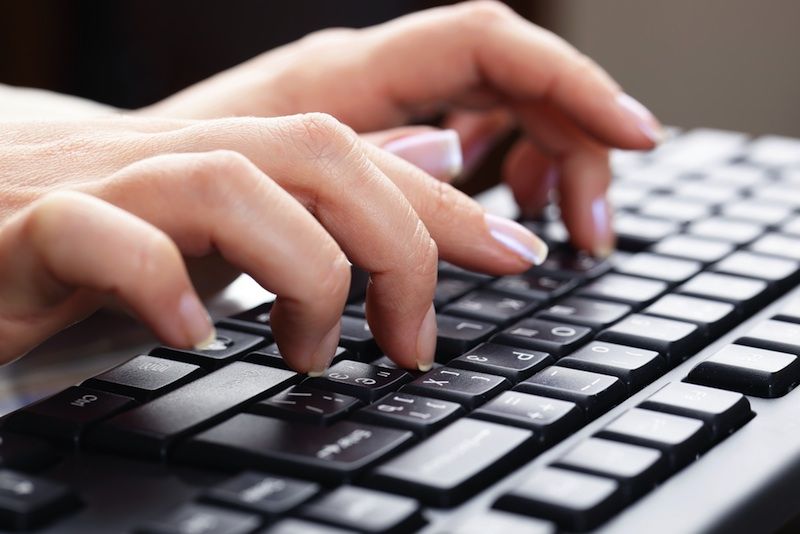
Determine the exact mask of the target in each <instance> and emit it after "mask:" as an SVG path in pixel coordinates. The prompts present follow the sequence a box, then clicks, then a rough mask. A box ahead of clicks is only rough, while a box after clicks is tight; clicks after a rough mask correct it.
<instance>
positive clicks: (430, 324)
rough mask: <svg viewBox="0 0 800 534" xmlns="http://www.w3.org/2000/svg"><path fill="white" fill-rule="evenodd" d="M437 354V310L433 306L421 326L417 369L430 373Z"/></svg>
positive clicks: (418, 336)
mask: <svg viewBox="0 0 800 534" xmlns="http://www.w3.org/2000/svg"><path fill="white" fill-rule="evenodd" d="M435 352H436V310H435V309H434V307H433V304H431V307H430V308H428V311H427V313H425V318H424V319H422V323H420V326H419V332H418V333H417V369H419V370H420V371H422V372H426V371H430V370H431V367H433V357H434V353H435Z"/></svg>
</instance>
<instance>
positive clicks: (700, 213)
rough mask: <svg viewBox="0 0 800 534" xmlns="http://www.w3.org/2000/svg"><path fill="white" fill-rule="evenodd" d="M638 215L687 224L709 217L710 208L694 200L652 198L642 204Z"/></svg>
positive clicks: (666, 197)
mask: <svg viewBox="0 0 800 534" xmlns="http://www.w3.org/2000/svg"><path fill="white" fill-rule="evenodd" d="M639 213H641V214H642V215H645V216H647V217H655V218H659V219H666V220H668V221H675V222H678V223H687V222H689V221H694V220H697V219H700V218H702V217H706V216H708V215H710V214H711V207H710V206H709V205H708V204H707V203H705V202H701V201H696V200H690V199H683V198H677V197H668V196H661V197H658V196H653V197H650V199H649V200H645V202H643V203H642V206H641V207H640V208H639Z"/></svg>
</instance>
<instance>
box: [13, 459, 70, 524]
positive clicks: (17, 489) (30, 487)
mask: <svg viewBox="0 0 800 534" xmlns="http://www.w3.org/2000/svg"><path fill="white" fill-rule="evenodd" d="M79 505H80V501H79V500H78V497H77V496H76V495H75V493H73V492H72V491H71V490H70V489H69V488H67V487H66V486H64V485H63V484H61V483H60V482H55V481H50V480H44V479H42V478H39V477H34V476H30V475H26V474H24V473H20V472H18V471H12V470H10V469H0V528H1V529H4V530H7V531H8V530H31V529H34V528H37V527H40V526H42V525H45V524H47V523H49V522H51V521H53V520H54V519H56V518H57V517H58V516H62V515H64V514H65V513H67V512H69V511H71V510H73V509H75V508H77V507H78V506H79Z"/></svg>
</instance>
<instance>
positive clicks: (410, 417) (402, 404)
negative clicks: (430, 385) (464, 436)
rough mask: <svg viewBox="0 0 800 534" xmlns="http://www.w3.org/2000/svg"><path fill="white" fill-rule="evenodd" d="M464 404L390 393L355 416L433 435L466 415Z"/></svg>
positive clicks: (368, 421) (365, 420)
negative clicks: (462, 405)
mask: <svg viewBox="0 0 800 534" xmlns="http://www.w3.org/2000/svg"><path fill="white" fill-rule="evenodd" d="M464 413H465V411H464V408H462V407H461V405H460V404H458V403H455V402H450V401H445V400H440V399H433V398H430V397H421V396H419V395H412V394H410V393H390V394H389V395H386V396H385V397H383V398H382V399H380V400H379V401H377V402H374V403H373V404H370V405H369V406H367V407H366V408H364V409H362V410H359V411H357V412H356V413H355V414H354V418H355V419H357V420H359V421H364V422H365V423H373V424H376V425H381V426H393V427H397V428H403V429H406V430H411V431H412V432H414V433H415V434H418V435H421V436H429V435H430V434H432V433H433V432H435V431H437V430H439V429H440V428H442V427H444V426H445V425H447V424H449V423H451V422H452V421H454V420H455V419H457V418H458V417H461V416H462V415H464Z"/></svg>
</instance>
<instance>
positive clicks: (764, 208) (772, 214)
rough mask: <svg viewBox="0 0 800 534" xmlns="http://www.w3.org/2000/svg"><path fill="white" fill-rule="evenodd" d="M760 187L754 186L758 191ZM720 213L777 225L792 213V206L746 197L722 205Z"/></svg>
mask: <svg viewBox="0 0 800 534" xmlns="http://www.w3.org/2000/svg"><path fill="white" fill-rule="evenodd" d="M759 189H760V188H754V190H755V191H758V190H759ZM721 211H722V214H723V215H725V216H726V217H731V218H734V219H743V220H745V221H752V222H755V223H759V224H766V225H779V224H780V223H781V222H783V221H785V220H786V219H787V218H788V217H789V216H790V215H791V214H792V206H791V205H789V204H783V203H780V202H774V201H770V200H758V199H752V198H748V199H746V200H743V201H740V202H730V203H728V204H725V205H724V206H722V209H721Z"/></svg>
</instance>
